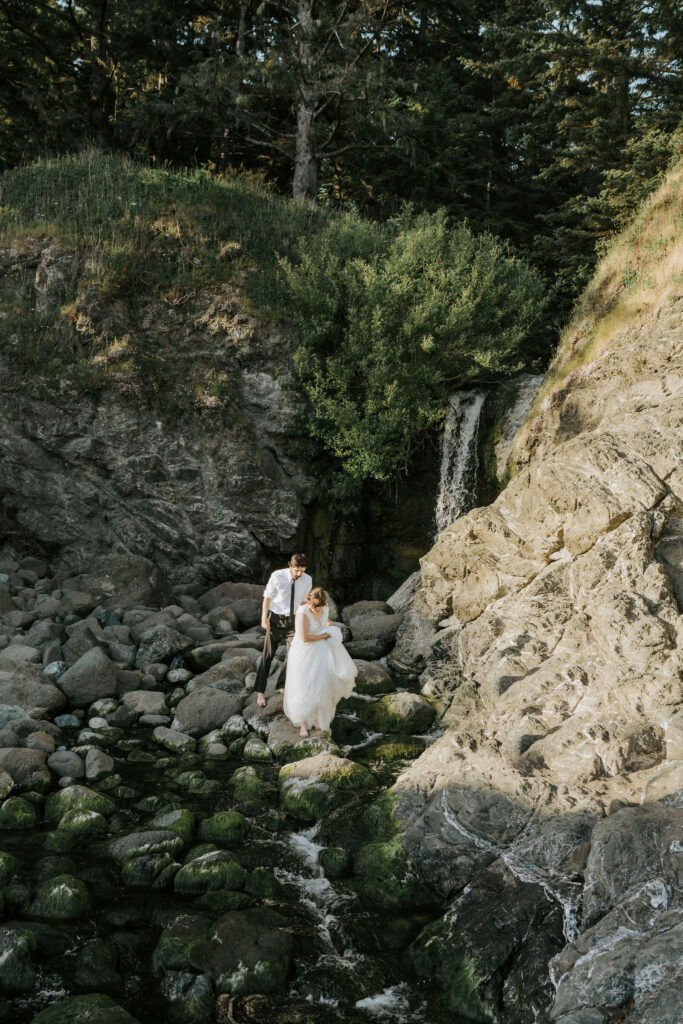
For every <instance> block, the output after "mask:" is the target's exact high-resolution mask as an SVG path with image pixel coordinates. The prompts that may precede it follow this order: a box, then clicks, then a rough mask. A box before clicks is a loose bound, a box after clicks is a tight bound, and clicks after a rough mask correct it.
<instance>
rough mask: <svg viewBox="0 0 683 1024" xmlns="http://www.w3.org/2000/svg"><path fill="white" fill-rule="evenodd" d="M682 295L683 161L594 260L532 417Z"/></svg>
mask: <svg viewBox="0 0 683 1024" xmlns="http://www.w3.org/2000/svg"><path fill="white" fill-rule="evenodd" d="M681 295H683V162H679V163H678V164H676V165H675V166H674V167H673V168H671V170H670V171H669V173H668V174H667V175H666V177H665V179H664V181H663V182H662V184H661V185H660V187H659V188H658V189H657V190H656V191H655V192H654V193H653V194H652V196H650V197H649V199H648V200H646V202H645V203H644V204H643V206H642V208H641V210H640V212H639V214H638V215H637V216H636V217H635V219H634V220H633V222H632V223H631V224H630V225H629V227H628V228H627V229H626V230H625V231H623V232H622V233H621V234H620V235H618V236H617V237H616V238H615V240H614V242H613V243H612V245H611V246H610V248H609V250H608V252H607V253H606V255H605V256H604V257H603V259H602V260H601V261H600V263H599V264H598V267H597V269H596V272H595V275H594V277H593V280H592V281H591V283H590V285H589V286H588V288H587V289H586V291H585V292H584V294H583V296H582V297H581V299H580V301H579V303H578V305H577V307H576V310H575V312H574V315H573V316H572V318H571V321H570V322H569V324H568V325H567V327H566V328H565V330H564V331H563V333H562V336H561V338H560V343H559V346H558V350H557V353H556V355H555V358H554V359H553V361H552V363H551V365H550V368H549V371H548V375H547V377H546V380H545V381H544V384H543V387H542V389H541V391H540V392H539V395H538V397H537V399H536V402H535V405H534V408H533V410H532V413H531V416H530V419H531V418H533V416H535V415H536V414H537V413H538V412H539V410H540V408H541V406H542V404H543V403H544V401H545V400H546V399H547V398H548V396H549V395H550V394H551V393H552V392H553V391H555V390H556V389H557V388H559V387H562V386H564V385H565V384H566V383H567V380H568V378H569V377H570V375H571V374H572V373H575V372H576V371H578V370H582V369H583V368H585V367H588V366H589V365H590V364H591V363H592V362H593V361H594V360H595V359H596V358H597V357H598V356H599V354H600V352H601V351H603V350H604V349H605V348H607V347H608V346H609V345H611V344H612V343H613V342H615V340H616V339H617V338H618V336H619V335H620V334H621V333H622V332H623V331H624V330H625V329H627V328H635V327H638V326H639V325H641V324H643V323H645V321H646V320H648V318H649V317H651V316H652V315H653V314H654V313H656V312H657V310H659V309H661V308H662V307H663V306H665V305H666V304H667V303H668V302H670V301H671V300H672V299H674V298H677V297H679V296H681Z"/></svg>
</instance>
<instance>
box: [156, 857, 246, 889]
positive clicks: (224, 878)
mask: <svg viewBox="0 0 683 1024" xmlns="http://www.w3.org/2000/svg"><path fill="white" fill-rule="evenodd" d="M246 877H247V873H246V871H245V870H244V868H243V867H242V865H241V864H240V863H239V861H238V860H237V859H236V858H235V857H234V856H233V854H231V853H228V852H227V850H214V851H212V852H211V853H204V854H202V855H201V857H196V858H195V859H194V860H191V861H190V862H189V863H188V864H185V865H183V867H182V868H181V869H180V871H178V873H177V874H176V876H175V881H174V886H173V887H174V889H175V891H176V892H182V893H201V892H208V891H209V890H210V889H242V888H243V886H244V882H245V880H246Z"/></svg>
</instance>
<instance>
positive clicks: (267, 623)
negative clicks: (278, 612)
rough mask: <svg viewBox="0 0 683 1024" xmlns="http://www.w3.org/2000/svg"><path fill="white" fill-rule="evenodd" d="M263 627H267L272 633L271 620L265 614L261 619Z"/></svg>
mask: <svg viewBox="0 0 683 1024" xmlns="http://www.w3.org/2000/svg"><path fill="white" fill-rule="evenodd" d="M261 627H262V629H265V630H267V631H268V632H269V633H270V620H269V619H267V618H266V617H265V615H264V616H263V618H262V619H261Z"/></svg>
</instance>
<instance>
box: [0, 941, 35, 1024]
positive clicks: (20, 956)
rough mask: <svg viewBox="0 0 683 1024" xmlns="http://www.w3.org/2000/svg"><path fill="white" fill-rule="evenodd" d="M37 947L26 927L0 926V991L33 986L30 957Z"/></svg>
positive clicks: (21, 990) (32, 968)
mask: <svg viewBox="0 0 683 1024" xmlns="http://www.w3.org/2000/svg"><path fill="white" fill-rule="evenodd" d="M37 948H38V940H37V938H36V936H35V935H34V934H33V932H32V931H29V930H28V929H27V928H21V927H9V928H8V927H5V926H4V925H3V926H0V992H5V993H10V992H28V991H29V990H30V989H32V988H33V984H34V982H35V978H36V972H35V968H34V966H33V959H32V958H33V955H34V954H35V952H36V950H37ZM10 1019H11V1018H10Z"/></svg>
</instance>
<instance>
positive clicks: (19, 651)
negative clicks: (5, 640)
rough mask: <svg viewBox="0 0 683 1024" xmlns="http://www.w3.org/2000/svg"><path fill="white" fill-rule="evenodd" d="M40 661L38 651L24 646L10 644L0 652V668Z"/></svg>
mask: <svg viewBox="0 0 683 1024" xmlns="http://www.w3.org/2000/svg"><path fill="white" fill-rule="evenodd" d="M39 661H40V651H39V650H38V649H37V648H35V647H29V646H27V645H25V644H10V646H9V647H5V649H4V651H0V668H6V667H8V666H14V665H28V664H30V663H31V662H33V663H37V662H39Z"/></svg>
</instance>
